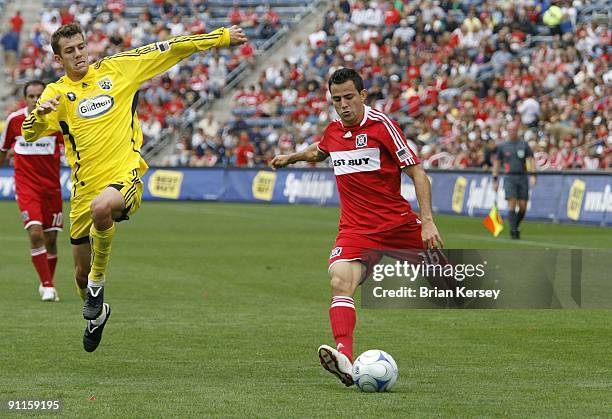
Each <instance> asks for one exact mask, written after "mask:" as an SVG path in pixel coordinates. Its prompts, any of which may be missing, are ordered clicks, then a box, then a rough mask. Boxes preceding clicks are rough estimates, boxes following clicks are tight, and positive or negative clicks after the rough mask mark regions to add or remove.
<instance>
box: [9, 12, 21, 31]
mask: <svg viewBox="0 0 612 419" xmlns="http://www.w3.org/2000/svg"><path fill="white" fill-rule="evenodd" d="M21 29H23V18H22V17H21V12H20V11H19V10H17V13H15V16H13V17H12V18H11V30H12V31H13V32H17V33H21Z"/></svg>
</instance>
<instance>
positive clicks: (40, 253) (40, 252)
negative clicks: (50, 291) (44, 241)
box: [31, 246, 53, 287]
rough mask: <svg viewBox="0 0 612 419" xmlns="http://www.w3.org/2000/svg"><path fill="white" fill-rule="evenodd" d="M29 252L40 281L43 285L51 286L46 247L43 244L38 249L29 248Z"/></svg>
mask: <svg viewBox="0 0 612 419" xmlns="http://www.w3.org/2000/svg"><path fill="white" fill-rule="evenodd" d="M31 254H32V263H33V264H34V267H35V268H36V272H38V277H39V278H40V283H41V284H42V286H43V287H52V286H53V279H52V278H51V271H50V270H49V262H47V249H45V247H44V246H43V247H39V248H38V249H31Z"/></svg>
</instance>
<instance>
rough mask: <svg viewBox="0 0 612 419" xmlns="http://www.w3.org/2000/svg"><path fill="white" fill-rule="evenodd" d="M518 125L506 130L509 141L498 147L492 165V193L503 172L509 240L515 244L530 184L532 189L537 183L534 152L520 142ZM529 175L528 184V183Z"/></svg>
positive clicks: (511, 125)
mask: <svg viewBox="0 0 612 419" xmlns="http://www.w3.org/2000/svg"><path fill="white" fill-rule="evenodd" d="M519 125H520V123H518V122H514V123H511V124H510V125H509V126H508V141H504V142H503V143H501V144H500V145H499V146H498V147H497V153H496V156H497V158H496V159H495V160H494V161H493V189H494V190H495V191H496V192H497V186H498V176H499V170H500V167H503V170H504V176H505V177H504V191H505V192H506V200H507V201H508V221H509V222H510V237H511V238H512V239H515V240H518V239H520V233H519V224H520V223H521V221H522V220H523V218H524V217H525V212H526V211H527V201H528V200H529V183H531V186H534V185H535V183H536V176H535V160H534V159H533V151H532V150H531V148H530V147H529V145H528V144H527V143H526V142H525V141H523V140H519ZM529 173H530V174H531V176H530V177H531V182H530V181H529V179H528V174H529ZM517 207H518V211H517Z"/></svg>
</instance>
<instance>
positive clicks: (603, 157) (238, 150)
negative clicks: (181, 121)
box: [165, 0, 612, 170]
mask: <svg viewBox="0 0 612 419" xmlns="http://www.w3.org/2000/svg"><path fill="white" fill-rule="evenodd" d="M582 7H583V4H582V2H580V1H549V0H543V1H538V0H518V1H504V0H484V1H469V0H464V1H460V0H454V1H430V0H410V1H407V0H404V1H402V0H395V1H363V0H355V1H350V0H340V1H337V2H335V4H334V6H333V7H331V8H330V9H329V10H328V11H327V12H326V13H325V15H324V17H323V19H322V23H321V25H320V26H319V27H318V28H317V29H316V30H315V31H314V32H313V33H311V34H310V35H309V36H308V37H307V38H305V39H302V40H298V41H296V42H295V44H294V45H292V48H291V50H292V54H291V56H290V57H289V58H288V59H287V60H285V61H284V62H283V63H282V64H281V65H278V66H271V67H268V68H266V69H265V71H263V72H262V73H261V76H260V77H259V80H258V82H257V83H255V84H253V85H250V86H242V87H241V88H240V89H239V90H238V91H237V92H236V93H235V95H234V101H233V103H234V109H233V113H234V115H235V118H234V119H233V121H232V122H231V123H230V124H228V125H227V126H226V127H216V128H217V129H216V130H208V129H206V127H210V123H205V124H204V125H205V126H204V127H202V126H196V127H194V131H195V135H193V137H190V135H186V136H185V137H184V138H183V139H182V140H181V142H179V144H178V145H177V150H176V152H175V153H174V154H172V155H170V156H168V157H167V159H166V161H165V163H166V164H169V165H177V164H178V165H193V166H211V165H226V164H230V165H238V166H258V165H265V164H266V163H267V162H268V161H270V159H271V158H272V156H273V155H274V154H275V153H289V152H292V151H295V150H298V151H299V150H300V149H302V148H304V147H306V146H308V144H311V143H312V142H314V141H318V140H319V139H320V138H321V134H322V130H323V129H324V127H325V126H326V124H327V123H328V122H329V121H330V120H331V119H333V118H336V117H337V115H335V113H334V111H333V108H332V107H331V105H330V102H329V101H328V94H327V84H326V82H325V80H326V78H327V77H328V76H329V75H330V74H331V72H333V71H334V70H335V69H337V68H339V67H343V66H347V67H352V68H355V69H357V70H358V71H359V72H360V74H361V75H362V76H363V77H364V79H365V84H366V88H367V89H368V91H369V97H368V104H369V105H370V106H373V107H375V108H377V109H380V110H382V111H384V112H386V113H388V114H390V115H392V116H393V117H394V118H395V119H396V120H399V121H400V123H401V125H402V127H403V129H404V132H405V134H406V136H407V138H408V139H409V140H410V141H411V142H412V144H413V146H414V147H415V148H417V149H418V153H419V155H420V156H421V158H422V160H423V163H424V165H425V166H426V167H439V168H472V167H474V168H478V167H481V168H487V167H490V166H491V156H492V155H494V153H493V150H495V147H496V144H497V143H498V142H500V141H503V140H505V139H506V138H507V132H508V126H509V124H520V127H521V129H520V130H519V133H520V137H521V138H522V139H525V140H526V141H528V143H529V145H530V146H531V147H532V149H533V150H534V153H535V156H536V161H537V164H538V169H539V170H545V169H557V170H559V169H561V170H562V169H607V168H610V167H612V153H611V151H612V138H611V136H610V128H611V127H612V115H611V112H612V110H611V109H612V106H610V105H611V103H610V93H611V90H612V84H611V83H612V72H611V71H610V65H609V63H610V56H609V51H610V41H611V40H610V30H609V28H608V24H609V22H608V21H607V20H605V21H603V22H600V21H598V20H597V19H591V20H589V19H584V18H583V17H582V16H581V14H580V12H581V9H582ZM591 17H592V16H591ZM595 17H596V16H595Z"/></svg>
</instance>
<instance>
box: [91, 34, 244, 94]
mask: <svg viewBox="0 0 612 419" xmlns="http://www.w3.org/2000/svg"><path fill="white" fill-rule="evenodd" d="M247 41H248V38H247V37H246V35H245V34H244V31H243V30H242V28H240V27H238V26H232V27H231V28H229V29H228V28H223V27H221V28H218V29H215V30H214V31H212V32H210V33H203V34H198V35H187V36H177V37H174V38H170V39H168V40H165V41H160V42H155V43H152V44H149V45H145V46H143V47H140V48H136V49H133V50H131V51H126V52H122V53H119V54H115V55H111V56H110V57H106V58H103V59H102V60H100V61H99V62H97V63H96V64H95V66H108V67H111V68H113V69H114V70H115V71H116V72H118V73H121V74H124V75H126V77H127V78H128V79H129V80H130V81H131V82H133V83H134V84H135V87H136V86H140V85H141V84H142V83H144V82H145V81H147V80H149V79H151V78H153V77H155V76H157V75H158V74H161V73H163V72H164V71H166V70H168V69H169V68H171V67H172V66H174V65H176V64H177V63H179V62H180V61H181V60H183V59H185V58H187V57H189V56H190V55H192V54H195V53H197V52H202V51H206V50H208V49H210V48H223V47H230V46H232V47H233V46H237V45H241V44H244V43H245V42H247Z"/></svg>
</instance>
